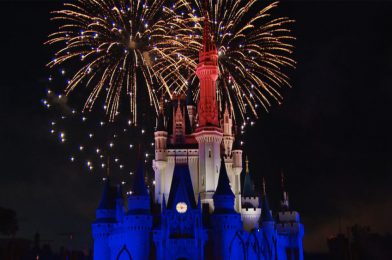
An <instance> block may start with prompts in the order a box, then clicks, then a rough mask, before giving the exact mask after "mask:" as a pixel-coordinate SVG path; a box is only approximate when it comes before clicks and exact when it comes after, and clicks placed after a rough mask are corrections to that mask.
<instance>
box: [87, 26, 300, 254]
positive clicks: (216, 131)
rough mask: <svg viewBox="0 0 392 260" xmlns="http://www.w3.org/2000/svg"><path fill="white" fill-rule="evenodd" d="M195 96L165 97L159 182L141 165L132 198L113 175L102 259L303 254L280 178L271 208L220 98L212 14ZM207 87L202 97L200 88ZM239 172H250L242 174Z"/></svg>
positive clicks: (102, 211) (101, 225) (97, 232)
mask: <svg viewBox="0 0 392 260" xmlns="http://www.w3.org/2000/svg"><path fill="white" fill-rule="evenodd" d="M206 21H207V22H206V23H205V24H204V32H203V47H202V50H201V51H200V56H199V64H198V66H197V69H196V75H197V77H198V79H199V83H200V85H198V86H189V88H188V89H189V90H190V91H188V93H187V95H185V94H179V95H173V99H172V102H171V104H170V106H168V107H167V108H165V107H164V102H163V100H162V101H161V102H160V110H159V116H158V119H157V126H156V129H155V133H154V139H155V158H154V161H153V165H152V167H153V170H154V173H155V185H154V190H153V191H151V192H150V191H149V190H148V189H147V187H146V184H145V181H144V170H145V169H144V168H143V166H142V164H141V163H140V165H139V166H138V169H137V171H136V175H135V178H134V181H133V182H132V184H131V185H132V187H131V189H130V191H128V192H127V193H126V198H124V194H123V191H122V187H121V186H117V187H113V186H111V184H110V181H109V180H106V181H105V184H104V191H103V195H102V199H101V202H100V204H99V206H98V208H97V211H96V220H95V221H94V223H93V224H92V233H93V238H94V259H96V260H101V259H102V260H117V259H167V260H169V259H266V260H276V259H278V260H281V259H282V260H283V259H290V260H295V259H300V260H302V259H303V247H302V240H303V236H304V228H303V225H302V224H301V222H300V217H299V213H298V212H296V211H294V210H292V209H291V208H290V206H289V199H288V193H287V192H286V191H285V189H284V185H282V190H281V194H282V198H281V201H280V205H281V206H280V209H279V210H278V211H277V212H274V213H273V212H272V211H271V210H270V208H269V201H268V197H267V192H266V188H265V183H264V184H263V187H262V188H261V189H260V190H261V192H256V191H255V189H254V185H253V182H252V178H251V174H250V172H249V167H248V161H246V169H245V171H243V154H242V148H241V145H240V143H239V140H238V138H237V137H238V136H236V131H235V129H234V126H233V119H232V117H233V112H232V110H231V109H230V107H229V106H228V105H226V106H225V107H224V109H223V111H220V109H219V108H218V104H217V100H216V93H217V91H216V80H217V78H218V77H219V69H218V53H217V50H216V48H215V45H214V43H213V39H212V38H211V36H210V33H209V22H208V19H206ZM195 87H198V88H199V89H198V90H199V99H198V102H197V104H196V103H195V102H194V98H193V96H192V88H193V90H195ZM241 175H244V178H243V182H241Z"/></svg>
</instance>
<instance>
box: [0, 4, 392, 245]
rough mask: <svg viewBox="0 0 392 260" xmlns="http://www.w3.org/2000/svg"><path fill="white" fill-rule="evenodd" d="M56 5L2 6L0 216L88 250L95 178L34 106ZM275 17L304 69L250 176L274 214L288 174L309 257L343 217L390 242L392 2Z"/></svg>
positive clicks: (252, 154)
mask: <svg viewBox="0 0 392 260" xmlns="http://www.w3.org/2000/svg"><path fill="white" fill-rule="evenodd" d="M58 6H59V5H58V3H56V2H53V1H50V2H49V1H47V2H38V1H25V2H23V1H12V2H11V1H10V2H4V1H1V2H0V10H1V11H0V12H1V15H0V27H1V31H0V33H1V34H0V35H1V40H0V47H1V48H0V50H1V55H0V75H1V77H0V89H1V91H0V97H1V102H0V115H1V122H2V123H1V128H0V144H1V149H0V164H1V166H2V167H1V174H0V206H4V207H9V208H12V209H14V210H15V211H16V212H17V214H18V217H19V222H20V231H19V233H18V235H19V236H24V237H30V238H31V237H32V236H33V234H34V233H35V232H36V231H39V232H40V233H41V235H42V238H43V239H49V240H56V241H61V240H64V241H65V239H64V237H63V236H62V234H63V233H67V232H74V233H75V241H74V242H73V244H74V246H75V247H76V246H77V247H82V246H85V245H86V246H89V245H90V244H89V243H91V240H90V233H89V232H90V231H89V230H90V223H91V221H92V220H93V219H94V213H95V212H94V209H95V207H96V205H97V203H98V200H99V196H100V192H101V188H100V178H98V177H97V176H95V175H91V174H87V173H86V172H85V171H84V170H82V169H80V168H78V167H75V166H72V165H71V164H70V163H69V161H68V160H67V159H66V153H65V151H64V149H63V148H62V147H61V146H59V145H58V144H57V143H55V142H53V140H52V139H50V138H49V135H48V134H47V133H48V120H49V118H48V115H47V112H46V111H45V110H44V109H43V108H42V106H41V104H40V102H39V101H40V99H41V98H42V97H43V96H44V87H43V81H44V79H46V78H47V76H48V74H49V73H48V71H47V70H46V68H45V66H44V64H45V63H46V62H47V61H48V60H49V59H50V57H51V56H50V50H49V49H48V48H47V47H44V46H43V45H42V43H43V42H44V41H45V39H46V36H47V35H48V34H49V33H50V32H52V31H53V28H52V26H53V25H52V24H50V23H49V17H50V16H49V11H51V10H53V9H56V8H57V7H58ZM280 12H281V13H283V14H286V15H288V16H290V17H292V18H294V19H296V20H297V23H296V24H295V34H296V36H297V38H298V40H297V42H296V46H297V50H296V53H295V56H296V59H297V60H298V68H297V70H296V71H295V72H293V73H292V78H293V86H294V88H293V89H291V90H288V91H285V102H284V103H283V105H282V106H280V107H276V108H274V109H273V110H272V111H271V113H269V114H268V115H263V117H262V118H261V119H260V120H259V121H258V123H257V125H256V127H254V128H253V129H252V130H251V131H249V132H248V137H247V140H246V141H247V150H246V151H247V153H249V158H250V161H251V170H252V173H253V174H254V176H255V178H256V180H259V179H260V176H265V177H266V179H267V181H268V182H269V184H270V185H269V186H268V187H267V188H268V191H269V194H270V200H271V203H272V205H275V206H276V204H277V201H278V200H277V199H278V196H279V190H278V188H279V184H278V180H279V173H280V171H281V169H283V170H284V172H285V173H286V175H287V177H288V189H289V191H290V196H291V205H292V207H293V208H294V209H296V210H298V211H299V212H300V213H301V216H302V221H303V223H304V224H305V230H306V232H305V250H307V251H320V250H326V245H325V240H326V237H328V236H329V235H332V234H334V233H336V232H337V230H338V226H339V225H338V223H339V218H340V219H341V220H342V225H343V226H347V225H351V224H355V223H358V224H362V225H369V226H371V227H372V229H373V230H375V231H378V232H381V233H385V232H391V231H392V222H391V221H390V217H391V216H392V203H391V201H392V200H391V199H392V189H391V188H390V187H391V184H392V178H391V170H392V160H391V156H392V148H391V147H392V146H391V145H392V142H391V137H390V135H391V133H392V131H391V130H392V129H391V115H390V113H391V109H390V104H391V102H392V89H391V82H392V33H391V30H392V29H391V28H392V18H391V13H392V2H387V1H384V2H381V1H380V2H375V1H368V2H367V1H345V2H340V1H304V2H298V1H284V2H283V3H282V4H281V9H280ZM258 183H259V182H258ZM64 241H61V242H64Z"/></svg>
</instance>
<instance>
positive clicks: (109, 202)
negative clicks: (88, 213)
mask: <svg viewBox="0 0 392 260" xmlns="http://www.w3.org/2000/svg"><path fill="white" fill-rule="evenodd" d="M115 194H116V192H115V190H114V189H113V187H111V186H110V181H109V179H106V180H105V181H104V187H103V192H102V197H101V201H100V202H99V206H98V209H106V210H111V209H115V208H116V203H115Z"/></svg>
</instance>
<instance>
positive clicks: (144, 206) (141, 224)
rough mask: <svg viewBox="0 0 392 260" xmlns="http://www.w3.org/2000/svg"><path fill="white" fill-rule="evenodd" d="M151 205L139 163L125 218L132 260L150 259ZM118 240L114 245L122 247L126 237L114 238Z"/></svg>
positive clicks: (128, 248)
mask: <svg viewBox="0 0 392 260" xmlns="http://www.w3.org/2000/svg"><path fill="white" fill-rule="evenodd" d="M150 204H151V202H150V195H149V194H148V190H147V187H146V184H145V182H144V169H143V165H142V164H141V163H139V165H138V168H137V171H136V173H135V179H134V181H133V182H132V185H131V191H130V192H129V193H128V211H127V214H126V215H125V217H124V225H125V228H126V230H127V232H126V237H125V241H126V242H127V243H126V247H127V250H128V251H129V252H130V254H131V255H132V259H148V258H149V253H150V247H151V244H150V242H151V241H150V232H151V228H152V215H151V209H150ZM116 238H117V241H116V242H114V244H115V245H122V243H121V242H122V240H123V239H124V236H121V235H119V236H112V239H113V241H114V240H115V239H116ZM123 244H124V243H123Z"/></svg>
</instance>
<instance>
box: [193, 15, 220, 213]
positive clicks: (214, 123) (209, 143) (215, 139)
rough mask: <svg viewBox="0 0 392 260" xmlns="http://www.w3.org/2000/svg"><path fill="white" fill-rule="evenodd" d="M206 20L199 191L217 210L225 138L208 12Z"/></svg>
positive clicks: (201, 77) (200, 69)
mask: <svg viewBox="0 0 392 260" xmlns="http://www.w3.org/2000/svg"><path fill="white" fill-rule="evenodd" d="M205 13H206V15H205V17H204V32H203V48H202V50H201V51H200V53H199V64H198V66H197V69H196V75H197V77H198V78H199V81H200V100H199V104H198V105H199V106H198V118H199V126H198V128H197V129H196V132H195V138H196V140H197V142H198V144H199V191H200V192H201V199H202V201H203V203H209V204H210V210H212V208H213V202H212V195H213V194H214V191H215V189H216V186H217V183H218V177H219V167H220V159H221V156H220V149H221V142H222V138H223V133H222V129H221V128H220V127H219V121H218V104H217V101H216V80H217V78H218V74H219V69H218V52H217V50H216V47H215V43H214V42H213V40H212V37H211V34H210V24H209V19H208V17H207V12H205Z"/></svg>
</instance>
